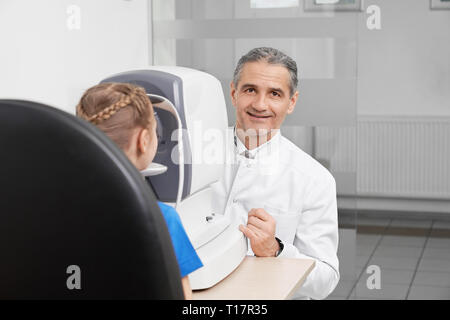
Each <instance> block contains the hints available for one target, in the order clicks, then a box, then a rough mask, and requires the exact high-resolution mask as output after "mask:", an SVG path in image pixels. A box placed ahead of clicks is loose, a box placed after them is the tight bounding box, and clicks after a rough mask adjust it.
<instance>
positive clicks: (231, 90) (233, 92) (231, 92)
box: [230, 80, 236, 107]
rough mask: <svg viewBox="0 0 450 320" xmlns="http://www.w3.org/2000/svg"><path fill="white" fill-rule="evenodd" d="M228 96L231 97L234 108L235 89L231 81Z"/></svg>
mask: <svg viewBox="0 0 450 320" xmlns="http://www.w3.org/2000/svg"><path fill="white" fill-rule="evenodd" d="M230 95H231V103H232V104H233V106H234V107H236V87H235V86H234V82H233V80H231V82H230Z"/></svg>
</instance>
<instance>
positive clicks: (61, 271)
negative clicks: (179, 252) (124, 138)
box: [0, 100, 183, 299]
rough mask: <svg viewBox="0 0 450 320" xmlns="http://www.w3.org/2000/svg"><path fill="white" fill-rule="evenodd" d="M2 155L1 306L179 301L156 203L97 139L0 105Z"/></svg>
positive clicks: (28, 109)
mask: <svg viewBox="0 0 450 320" xmlns="http://www.w3.org/2000/svg"><path fill="white" fill-rule="evenodd" d="M0 149H1V156H0V191H1V196H0V247H1V249H0V252H1V262H0V299H183V291H182V287H181V280H180V272H179V268H178V264H177V261H176V258H175V254H174V251H173V247H172V242H171V239H170V236H169V233H168V231H167V227H166V224H165V221H164V218H163V216H162V214H161V212H160V210H159V207H158V204H157V202H156V199H155V196H154V194H153V192H152V191H151V190H150V188H149V187H148V185H147V184H146V182H145V180H144V179H143V178H142V176H141V175H140V174H139V172H138V171H137V170H136V168H135V167H134V166H133V165H132V164H131V163H130V162H129V160H128V159H127V158H126V156H125V155H124V153H123V152H122V151H121V150H119V148H118V147H117V146H116V145H115V144H114V143H113V142H112V141H111V140H109V138H107V137H106V135H104V134H103V133H102V132H101V131H100V130H98V129H97V128H96V127H95V126H93V125H91V124H89V123H87V122H86V121H84V120H81V119H78V118H76V117H74V116H72V115H70V114H68V113H66V112H63V111H61V110H58V109H55V108H52V107H49V106H45V105H42V104H38V103H34V102H29V101H16V100H0ZM77 268H78V269H77ZM77 285H79V286H80V288H79V289H78V288H77V287H76V286H77ZM74 286H75V288H74Z"/></svg>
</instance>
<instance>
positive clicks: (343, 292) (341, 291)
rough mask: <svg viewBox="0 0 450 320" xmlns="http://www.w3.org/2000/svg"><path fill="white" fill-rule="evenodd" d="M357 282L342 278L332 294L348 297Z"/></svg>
mask: <svg viewBox="0 0 450 320" xmlns="http://www.w3.org/2000/svg"><path fill="white" fill-rule="evenodd" d="M355 280H356V279H355ZM355 282H356V281H345V280H340V281H339V283H338V285H337V286H336V288H335V289H334V291H333V292H332V293H331V295H334V296H344V297H347V296H348V295H349V294H350V291H351V290H352V289H353V286H354V285H355Z"/></svg>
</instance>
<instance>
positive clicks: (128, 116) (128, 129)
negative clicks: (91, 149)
mask: <svg viewBox="0 0 450 320" xmlns="http://www.w3.org/2000/svg"><path fill="white" fill-rule="evenodd" d="M76 114H77V116H78V117H80V118H83V119H84V120H86V121H89V122H91V123H92V124H94V125H96V126H97V127H98V128H99V129H100V130H102V131H103V132H104V133H105V134H106V135H107V136H108V137H109V138H110V139H111V140H113V141H114V142H115V143H116V144H117V145H118V146H119V147H120V148H122V149H123V150H126V149H128V147H129V143H130V139H131V136H132V134H133V132H134V130H135V129H136V128H142V129H151V128H152V126H154V125H156V122H155V118H154V116H153V107H152V104H151V102H150V99H149V98H148V97H147V95H146V92H145V89H144V88H142V87H139V86H136V85H133V84H130V83H114V82H111V83H101V84H98V85H96V86H94V87H92V88H89V89H88V90H86V92H85V93H84V94H83V96H82V97H81V99H80V102H79V103H78V105H77V107H76Z"/></svg>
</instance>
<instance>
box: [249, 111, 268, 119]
mask: <svg viewBox="0 0 450 320" xmlns="http://www.w3.org/2000/svg"><path fill="white" fill-rule="evenodd" d="M247 114H248V115H249V116H251V117H253V118H257V119H267V118H270V117H271V115H265V114H253V113H250V112H248V111H247Z"/></svg>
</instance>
